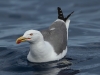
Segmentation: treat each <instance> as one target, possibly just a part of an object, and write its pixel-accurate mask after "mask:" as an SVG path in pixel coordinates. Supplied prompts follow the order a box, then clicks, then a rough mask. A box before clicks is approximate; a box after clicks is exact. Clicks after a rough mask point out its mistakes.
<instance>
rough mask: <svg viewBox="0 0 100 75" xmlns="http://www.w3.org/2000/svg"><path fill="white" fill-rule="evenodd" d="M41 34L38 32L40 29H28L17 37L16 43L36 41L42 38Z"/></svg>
mask: <svg viewBox="0 0 100 75" xmlns="http://www.w3.org/2000/svg"><path fill="white" fill-rule="evenodd" d="M42 38H43V37H42V34H41V33H40V31H38V30H28V31H26V32H25V33H24V35H23V36H21V37H19V38H18V39H17V40H16V43H17V44H19V43H21V42H25V41H27V42H30V43H34V42H36V41H39V40H40V39H42Z"/></svg>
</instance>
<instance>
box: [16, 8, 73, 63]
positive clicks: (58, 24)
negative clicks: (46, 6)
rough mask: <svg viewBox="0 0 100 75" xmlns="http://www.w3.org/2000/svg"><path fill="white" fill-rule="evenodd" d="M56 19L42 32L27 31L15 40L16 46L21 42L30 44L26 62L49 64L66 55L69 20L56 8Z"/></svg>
mask: <svg viewBox="0 0 100 75" xmlns="http://www.w3.org/2000/svg"><path fill="white" fill-rule="evenodd" d="M57 10H58V19H57V20H55V21H54V22H53V23H52V24H51V26H50V27H48V28H47V29H43V30H40V31H39V30H27V31H26V32H25V33H24V34H23V36H21V37H19V38H18V39H17V40H16V43H17V44H20V43H21V42H25V41H26V42H29V43H30V51H29V53H28V55H27V60H28V61H30V62H35V63H36V62H37V63H41V62H50V61H56V60H60V59H62V58H64V56H65V55H66V53H67V40H68V28H69V23H70V20H69V19H68V18H69V17H70V16H71V14H72V13H73V12H74V11H73V12H71V13H70V14H69V15H68V16H67V17H64V16H63V12H62V10H61V8H60V7H57Z"/></svg>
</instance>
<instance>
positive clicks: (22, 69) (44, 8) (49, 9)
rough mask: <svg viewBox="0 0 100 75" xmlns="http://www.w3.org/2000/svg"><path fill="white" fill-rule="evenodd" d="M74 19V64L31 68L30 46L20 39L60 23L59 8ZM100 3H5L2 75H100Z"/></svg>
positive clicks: (0, 26)
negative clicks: (30, 30)
mask: <svg viewBox="0 0 100 75" xmlns="http://www.w3.org/2000/svg"><path fill="white" fill-rule="evenodd" d="M58 6H59V7H61V8H62V10H63V12H64V15H65V16H67V14H69V13H70V12H72V11H75V13H74V14H73V15H72V16H71V17H70V19H71V23H70V27H69V40H68V53H67V55H66V57H67V58H68V59H70V60H69V61H70V62H72V63H73V64H72V65H70V66H66V65H65V66H57V65H56V63H49V64H48V63H44V64H33V65H30V64H29V63H28V62H27V59H26V56H27V54H28V51H29V44H28V43H22V44H20V45H17V44H16V43H15V41H16V39H17V38H18V37H19V36H21V35H23V33H24V32H25V31H26V30H29V29H42V28H45V27H48V26H50V25H51V23H52V22H53V21H55V20H56V19H57V7H58ZM99 35H100V1H99V0H43V1H42V0H1V1H0V75H100V60H99V59H100V36H99Z"/></svg>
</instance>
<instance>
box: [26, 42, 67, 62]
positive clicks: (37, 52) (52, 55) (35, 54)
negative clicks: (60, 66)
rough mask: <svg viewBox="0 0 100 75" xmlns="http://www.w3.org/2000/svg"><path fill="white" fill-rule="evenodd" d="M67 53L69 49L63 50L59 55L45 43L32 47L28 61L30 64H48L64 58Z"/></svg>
mask: <svg viewBox="0 0 100 75" xmlns="http://www.w3.org/2000/svg"><path fill="white" fill-rule="evenodd" d="M66 53H67V49H66V50H63V52H62V53H60V54H59V55H57V54H56V52H55V51H54V49H53V47H52V46H51V45H50V43H48V42H46V41H45V43H44V44H43V43H41V44H37V45H31V46H30V52H29V54H28V56H27V59H28V60H29V61H30V62H48V61H54V60H59V59H61V58H63V57H64V56H65V55H66Z"/></svg>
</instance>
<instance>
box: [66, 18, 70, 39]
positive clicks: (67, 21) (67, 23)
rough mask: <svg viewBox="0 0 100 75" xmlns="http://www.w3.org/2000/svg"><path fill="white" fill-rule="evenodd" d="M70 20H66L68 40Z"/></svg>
mask: <svg viewBox="0 0 100 75" xmlns="http://www.w3.org/2000/svg"><path fill="white" fill-rule="evenodd" d="M69 24H70V20H69V19H68V20H66V28H67V40H68V28H69Z"/></svg>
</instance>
